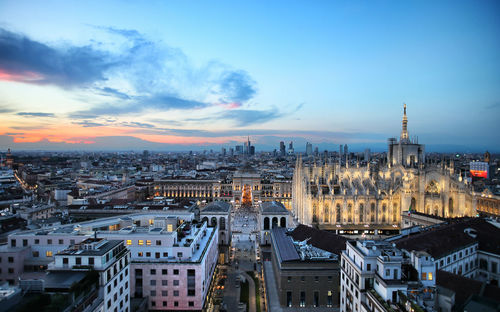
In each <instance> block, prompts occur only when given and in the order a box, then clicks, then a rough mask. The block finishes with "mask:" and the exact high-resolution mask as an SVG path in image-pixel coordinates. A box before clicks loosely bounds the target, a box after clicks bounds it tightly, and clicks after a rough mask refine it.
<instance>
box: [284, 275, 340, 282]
mask: <svg viewBox="0 0 500 312" xmlns="http://www.w3.org/2000/svg"><path fill="white" fill-rule="evenodd" d="M327 278H328V281H329V282H331V281H333V276H331V275H328V277H327ZM292 280H293V278H292V277H291V276H288V277H287V282H288V283H291V282H292ZM300 281H301V282H305V281H306V278H305V276H301V277H300ZM314 281H315V282H319V276H315V277H314Z"/></svg>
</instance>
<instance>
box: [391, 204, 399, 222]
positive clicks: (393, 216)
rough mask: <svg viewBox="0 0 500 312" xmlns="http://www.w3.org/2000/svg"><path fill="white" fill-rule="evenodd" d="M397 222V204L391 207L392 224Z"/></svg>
mask: <svg viewBox="0 0 500 312" xmlns="http://www.w3.org/2000/svg"><path fill="white" fill-rule="evenodd" d="M397 221H398V204H393V205H392V222H397Z"/></svg>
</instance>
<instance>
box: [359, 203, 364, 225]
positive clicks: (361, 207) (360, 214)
mask: <svg viewBox="0 0 500 312" xmlns="http://www.w3.org/2000/svg"><path fill="white" fill-rule="evenodd" d="M364 215H365V205H363V204H359V222H360V223H363V221H364Z"/></svg>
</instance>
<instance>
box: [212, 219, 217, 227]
mask: <svg viewBox="0 0 500 312" xmlns="http://www.w3.org/2000/svg"><path fill="white" fill-rule="evenodd" d="M212 226H217V218H216V217H212Z"/></svg>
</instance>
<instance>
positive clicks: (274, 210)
mask: <svg viewBox="0 0 500 312" xmlns="http://www.w3.org/2000/svg"><path fill="white" fill-rule="evenodd" d="M290 224H291V218H290V212H289V211H288V210H287V209H286V208H285V206H284V205H283V204H282V203H280V202H277V201H269V202H263V203H261V204H260V207H259V216H258V227H259V234H260V244H261V245H269V244H270V243H271V230H272V229H273V228H275V227H283V228H286V227H289V226H290Z"/></svg>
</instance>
